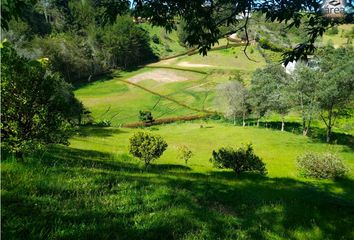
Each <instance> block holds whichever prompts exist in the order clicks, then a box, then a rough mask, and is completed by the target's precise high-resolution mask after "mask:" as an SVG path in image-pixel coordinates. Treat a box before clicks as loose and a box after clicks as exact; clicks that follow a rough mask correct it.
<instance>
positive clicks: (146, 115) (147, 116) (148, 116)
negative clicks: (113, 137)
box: [139, 111, 154, 123]
mask: <svg viewBox="0 0 354 240" xmlns="http://www.w3.org/2000/svg"><path fill="white" fill-rule="evenodd" d="M139 119H140V121H142V122H144V123H152V122H154V117H153V116H152V113H151V112H150V111H139Z"/></svg>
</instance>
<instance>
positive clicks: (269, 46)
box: [259, 37, 284, 52]
mask: <svg viewBox="0 0 354 240" xmlns="http://www.w3.org/2000/svg"><path fill="white" fill-rule="evenodd" d="M259 45H260V46H261V47H262V48H264V49H269V50H272V51H274V52H283V51H284V49H283V48H281V47H278V46H277V45H275V44H274V43H272V42H271V41H269V40H268V39H267V38H263V37H262V38H260V39H259Z"/></svg>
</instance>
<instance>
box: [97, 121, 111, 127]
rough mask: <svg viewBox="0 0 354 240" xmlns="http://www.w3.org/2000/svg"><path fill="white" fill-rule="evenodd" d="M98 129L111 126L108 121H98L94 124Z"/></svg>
mask: <svg viewBox="0 0 354 240" xmlns="http://www.w3.org/2000/svg"><path fill="white" fill-rule="evenodd" d="M95 125H96V126H98V127H110V126H111V121H109V120H100V121H98V122H96V124H95Z"/></svg>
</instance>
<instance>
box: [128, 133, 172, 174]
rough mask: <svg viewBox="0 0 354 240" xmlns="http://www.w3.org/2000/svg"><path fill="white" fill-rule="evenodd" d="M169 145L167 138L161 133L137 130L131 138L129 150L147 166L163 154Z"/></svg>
mask: <svg viewBox="0 0 354 240" xmlns="http://www.w3.org/2000/svg"><path fill="white" fill-rule="evenodd" d="M167 146H168V145H167V143H166V142H165V140H164V139H163V138H162V137H160V136H159V135H153V134H151V133H148V132H137V133H135V134H134V135H133V136H132V137H131V138H130V145H129V152H130V153H131V154H132V155H133V156H135V157H137V158H139V159H140V160H142V161H144V162H145V166H146V167H147V166H148V165H149V164H150V163H151V161H153V160H154V159H157V158H159V157H160V156H161V155H162V154H163V152H164V151H165V150H166V148H167Z"/></svg>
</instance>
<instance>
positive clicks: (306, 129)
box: [302, 127, 309, 136]
mask: <svg viewBox="0 0 354 240" xmlns="http://www.w3.org/2000/svg"><path fill="white" fill-rule="evenodd" d="M308 130H309V129H308V128H307V127H304V128H303V130H302V135H303V136H307V133H308Z"/></svg>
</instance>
